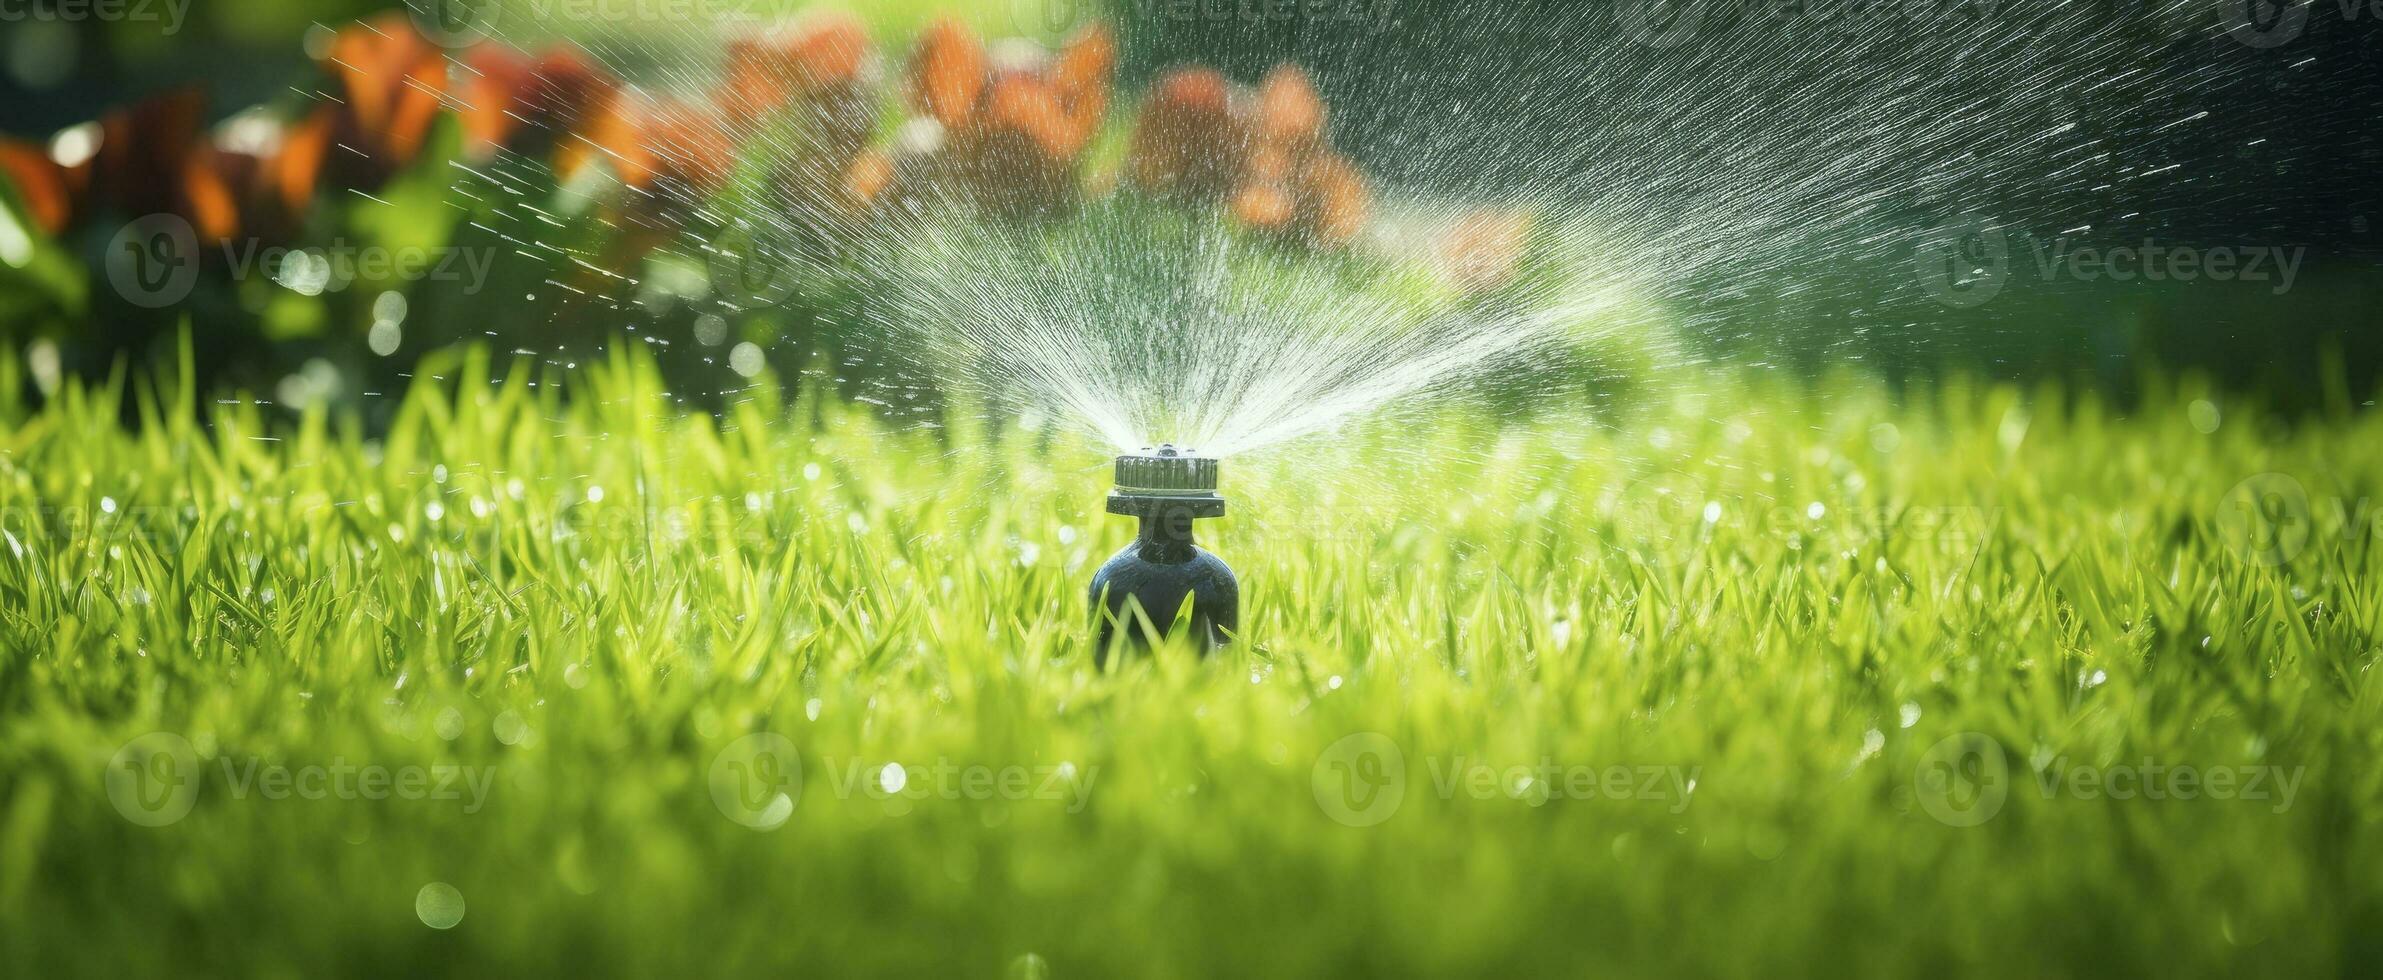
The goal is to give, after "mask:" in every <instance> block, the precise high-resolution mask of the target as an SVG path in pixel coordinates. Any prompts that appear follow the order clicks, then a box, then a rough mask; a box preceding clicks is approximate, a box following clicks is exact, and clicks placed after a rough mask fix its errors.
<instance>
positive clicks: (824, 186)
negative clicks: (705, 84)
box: [715, 11, 877, 211]
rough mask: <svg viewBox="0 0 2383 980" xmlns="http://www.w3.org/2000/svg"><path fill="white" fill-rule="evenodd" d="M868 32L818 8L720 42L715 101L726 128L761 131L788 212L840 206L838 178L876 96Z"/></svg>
mask: <svg viewBox="0 0 2383 980" xmlns="http://www.w3.org/2000/svg"><path fill="white" fill-rule="evenodd" d="M870 57H871V53H870V47H869V36H868V33H867V31H866V30H865V29H864V28H863V27H862V26H861V23H860V20H859V19H858V18H857V17H855V16H853V15H852V14H850V13H845V12H841V11H837V12H820V13H814V14H812V15H809V16H806V17H803V18H800V19H797V20H795V21H794V22H792V23H790V24H788V25H785V26H782V27H779V28H777V29H774V30H772V31H770V32H768V33H765V34H763V35H760V36H758V37H750V38H740V39H738V40H736V41H733V42H730V44H729V45H728V59H727V66H726V72H725V74H724V76H723V78H722V81H721V84H720V87H719V89H718V91H717V94H716V95H715V98H716V99H717V101H718V102H719V103H720V105H721V107H722V109H723V110H724V111H725V113H726V115H727V122H728V125H729V127H730V128H731V129H732V130H733V131H735V132H737V133H740V134H751V133H756V132H759V133H767V134H770V136H771V138H772V139H773V140H775V141H778V142H782V143H783V144H784V145H777V146H770V147H766V148H765V149H766V153H765V156H766V157H767V158H768V159H769V160H770V161H771V164H772V170H771V176H772V178H773V184H774V189H775V191H776V193H777V194H778V196H779V199H780V203H781V204H782V205H784V206H785V207H787V208H789V209H791V210H796V211H808V210H813V209H816V208H820V207H825V206H837V205H840V203H841V202H840V201H839V197H840V196H841V195H842V194H843V193H844V184H845V182H846V175H847V173H848V172H849V171H850V169H851V168H852V166H853V164H854V161H855V159H856V158H858V157H859V156H860V155H861V154H862V153H863V152H864V151H866V150H867V149H868V145H869V137H870V135H871V134H872V133H873V132H874V131H875V129H876V126H877V99H876V96H875V93H874V92H873V91H872V89H871V87H870V85H869V83H868V75H869V66H870V64H871V62H870Z"/></svg>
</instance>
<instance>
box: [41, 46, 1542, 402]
mask: <svg viewBox="0 0 2383 980" xmlns="http://www.w3.org/2000/svg"><path fill="white" fill-rule="evenodd" d="M440 40H452V39H446V38H442V39H440ZM307 47H308V51H309V54H310V55H311V56H312V58H313V60H314V63H315V65H316V68H317V72H318V74H317V76H316V77H314V78H312V79H307V80H300V81H299V82H298V83H297V84H294V85H293V86H292V87H291V88H292V91H293V92H294V93H296V94H297V96H299V97H295V98H291V99H288V100H284V101H283V102H282V103H279V104H266V105H258V106H250V107H245V108H242V109H239V110H237V111H235V112H233V113H232V114H230V115H229V116H228V117H225V118H223V119H221V120H220V121H218V122H215V123H213V124H210V122H209V120H210V115H209V111H210V107H209V96H208V92H207V90H206V89H205V88H203V87H189V88H182V89H177V90H174V91H170V92H167V93H165V94H162V95H157V96H155V97H152V98H148V99H146V100H143V101H140V102H138V103H135V104H132V105H128V106H124V107H122V108H119V109H116V110H113V111H110V112H108V113H107V114H105V115H104V116H103V117H102V118H100V119H97V120H94V121H92V122H89V123H86V124H82V125H77V126H73V127H69V128H67V129H65V130H63V131H61V132H59V133H57V134H56V135H55V136H53V137H52V138H50V139H48V140H46V141H36V140H26V139H17V138H5V139H0V174H5V177H6V183H7V185H8V191H9V204H10V212H9V213H8V214H7V215H5V217H4V218H0V226H4V227H0V330H4V331H5V337H6V339H7V340H8V346H9V348H10V350H11V352H12V356H14V355H15V352H23V353H24V356H25V358H26V361H27V363H28V364H29V367H30V370H31V373H32V374H33V376H34V379H35V380H36V381H37V382H39V383H40V384H39V387H40V388H42V389H44V390H47V389H52V388H54V387H55V384H56V380H57V379H58V378H59V377H61V376H64V375H70V374H86V375H88V374H98V373H103V372H106V371H108V370H111V369H113V368H114V367H115V366H116V365H118V364H120V363H122V362H124V361H126V360H131V361H133V362H135V363H142V362H146V361H148V360H150V359H152V358H155V357H157V356H158V355H159V354H160V353H161V352H162V351H165V350H167V349H170V348H171V347H172V346H173V339H174V337H175V336H177V335H178V334H179V333H181V332H182V331H184V330H188V331H189V332H190V333H191V334H192V335H193V336H194V337H195V338H196V340H197V344H196V347H197V349H198V352H199V355H198V360H199V363H198V365H197V367H198V370H199V371H200V373H201V374H202V376H203V377H202V381H203V382H205V383H208V384H211V385H226V384H228V385H239V386H244V387H248V388H250V389H252V390H258V391H261V392H273V393H275V394H278V395H279V396H281V397H282V398H283V399H284V400H285V401H288V402H293V403H310V402H318V401H326V402H338V401H352V400H355V399H357V398H359V397H360V396H365V395H370V394H373V393H376V392H378V391H381V390H385V389H388V388H391V387H394V386H397V385H401V384H402V383H403V380H404V379H405V377H407V376H408V375H407V371H408V369H409V367H410V365H411V364H412V362H413V361H414V359H415V358H416V357H417V356H418V355H419V354H421V353H423V352H425V351H428V350H431V349H435V348H436V347H439V346H444V345H447V344H451V343H454V342H458V341H470V342H481V343H487V344H490V345H491V346H496V347H498V348H500V349H505V348H511V349H513V350H515V352H516V353H517V354H520V355H522V356H536V357H539V358H542V359H544V360H547V361H549V362H551V363H554V364H557V365H568V364H570V363H573V362H574V359H575V357H586V356H590V355H592V354H594V353H596V352H598V351H599V350H600V349H601V348H602V347H603V345H605V344H606V343H607V342H608V341H610V340H611V339H612V338H616V337H619V336H623V335H625V334H635V333H639V332H641V331H642V334H643V336H641V337H639V338H638V339H640V340H644V341H645V342H647V343H668V342H670V339H671V338H685V339H682V340H680V341H679V342H682V343H689V344H690V345H691V346H695V347H697V348H699V349H703V350H705V351H706V353H705V354H704V356H702V357H691V358H685V359H683V360H684V362H685V363H677V361H678V360H680V359H672V361H671V362H670V363H671V366H672V370H673V373H674V375H675V376H674V377H673V379H672V380H673V383H674V385H681V386H684V387H686V388H688V389H690V390H691V391H696V392H700V391H701V390H702V389H703V388H705V387H706V386H708V387H710V388H712V389H715V390H717V389H725V388H730V387H734V386H735V384H736V383H737V382H738V381H739V379H738V377H736V376H737V375H742V376H746V377H750V376H752V375H755V374H757V373H759V371H760V370H761V369H763V368H764V367H765V366H768V365H774V366H775V367H776V368H777V369H778V370H781V371H792V370H799V369H801V368H803V367H804V366H805V365H807V364H811V363H817V362H820V361H822V360H840V361H843V362H847V363H848V362H850V361H852V360H853V355H852V349H853V348H855V347H856V346H858V345H861V344H864V343H865V342H866V338H865V337H862V336H860V335H859V334H860V331H861V330H862V329H863V325H865V324H866V323H867V321H868V320H869V312H868V304H869V297H868V295H867V290H866V288H865V286H863V285H860V283H861V282H863V281H864V280H862V279H858V278H855V277H843V276H835V275H824V276H822V275H809V274H805V273H809V272H811V271H813V270H819V269H828V270H833V269H835V268H837V267H838V265H839V264H850V263H853V262H856V261H865V260H866V256H867V255H868V254H869V253H870V249H871V248H872V243H873V242H879V241H882V240H884V239H885V238H886V236H888V235H889V234H892V233H894V232H895V231H897V230H898V229H900V228H901V227H903V226H904V225H905V224H906V223H911V222H918V221H923V220H954V219H957V220H966V221H979V222H988V223H996V224H1007V225H1012V226H1017V227H1020V228H1025V229H1032V228H1033V227H1036V226H1038V225H1043V224H1049V223H1052V222H1062V221H1067V220H1070V218H1071V217H1072V216H1074V215H1076V214H1078V213H1079V212H1080V211H1081V210H1082V209H1084V208H1085V207H1086V206H1087V205H1088V204H1090V203H1093V202H1100V203H1101V205H1102V206H1104V207H1106V206H1114V205H1115V202H1118V201H1126V202H1130V205H1131V206H1134V207H1144V206H1146V207H1148V208H1151V209H1154V210H1161V211H1169V212H1173V213H1175V214H1178V215H1183V216H1186V218H1187V219H1188V220H1193V221H1205V222H1212V223H1222V224H1224V225H1226V226H1229V227H1231V228H1233V229H1238V231H1236V232H1234V233H1235V234H1237V235H1240V236H1243V237H1246V238H1248V239H1250V240H1251V241H1252V242H1253V243H1256V244H1258V245H1259V246H1261V247H1273V248H1279V249H1281V250H1283V252H1284V253H1285V254H1287V255H1291V256H1294V257H1296V256H1317V257H1322V256H1325V255H1329V254H1333V253H1349V252H1351V250H1352V247H1353V246H1357V245H1359V244H1360V243H1361V238H1362V237H1363V235H1364V232H1365V231H1366V229H1367V227H1368V223H1369V218H1370V216H1371V215H1372V213H1373V211H1374V202H1373V190H1372V188H1371V187H1370V186H1369V181H1368V179H1367V178H1366V176H1365V175H1364V174H1363V172H1362V171H1361V170H1360V169H1359V168H1358V166H1357V165H1356V164H1354V163H1353V162H1352V161H1350V160H1349V159H1348V158H1347V157H1345V156H1344V155H1342V154H1341V153H1340V152H1339V151H1338V150H1337V149H1336V148H1335V147H1334V145H1333V141H1332V138H1331V133H1330V126H1329V118H1330V110H1329V108H1328V107H1327V106H1326V104H1325V102H1324V100H1323V99H1322V98H1321V97H1320V96H1319V95H1318V93H1317V90H1316V87H1315V85H1314V84H1313V83H1312V81H1311V79H1310V78H1309V77H1308V75H1307V74H1306V73H1305V72H1304V71H1303V70H1301V69H1300V68H1299V67H1297V66H1295V65H1290V64H1283V65H1280V66H1277V67H1275V68H1274V69H1273V70H1271V71H1270V72H1268V73H1266V74H1265V75H1264V77H1263V78H1262V79H1261V80H1260V81H1258V82H1257V83H1256V84H1255V85H1242V84H1237V83H1235V82H1234V81H1232V80H1230V79H1228V78H1227V77H1226V76H1225V75H1223V74H1222V73H1220V72H1218V71H1216V70H1214V69H1211V68H1207V67H1203V66H1199V65H1185V66H1179V67H1176V68H1173V69H1169V70H1166V71H1164V72H1162V73H1160V75H1159V76H1158V77H1157V78H1156V79H1155V80H1154V81H1153V82H1152V83H1151V85H1150V86H1149V87H1148V90H1147V92H1146V93H1144V94H1143V96H1142V97H1141V98H1140V99H1139V100H1138V101H1137V102H1135V103H1134V104H1132V105H1121V103H1122V102H1123V100H1121V99H1120V98H1119V96H1118V93H1117V92H1116V91H1115V90H1114V89H1115V85H1116V78H1115V75H1116V60H1117V47H1116V43H1115V41H1114V39H1113V37H1112V34H1111V32H1110V31H1109V30H1108V28H1106V27H1105V26H1101V25H1097V24H1096V25H1094V26H1091V27H1088V28H1085V29H1083V30H1080V31H1078V32H1077V33H1076V34H1075V35H1074V36H1072V37H1070V38H1068V39H1067V40H1066V41H1065V42H1064V43H1061V44H1058V45H1056V46H1052V47H1046V46H1044V45H1042V44H1038V43H1036V42H1034V41H1032V40H1026V39H1017V38H1008V39H997V40H988V39H987V38H985V37H983V36H980V35H979V34H978V33H977V32H976V31H975V30H973V29H972V28H970V27H968V26H966V25H965V24H963V23H962V22H961V21H959V20H957V19H940V20H935V21H933V22H931V23H929V24H928V25H927V26H926V27H925V28H924V29H923V30H921V31H919V32H918V35H917V37H916V38H915V39H913V40H912V41H910V43H909V44H908V45H907V49H906V50H903V49H900V48H890V47H888V46H885V45H882V44H881V43H880V42H879V41H878V40H877V39H873V38H872V37H871V36H870V34H869V31H868V30H867V27H866V25H864V24H863V23H862V21H861V20H860V19H858V18H857V17H855V16H853V15H851V14H847V13H840V12H828V11H814V12H810V13H806V14H803V15H800V16H797V17H793V18H790V19H787V20H785V21H782V22H779V23H775V24H772V25H768V26H765V27H758V28H747V29H745V30H743V31H742V32H741V33H738V34H736V35H734V36H730V37H726V38H724V39H723V40H722V43H720V44H719V45H717V46H716V50H717V64H715V65H710V66H704V67H705V68H706V70H707V71H709V72H710V74H709V76H708V78H709V81H708V88H706V89H703V90H701V91H699V92H695V93H687V92H679V91H669V92H664V91H656V90H655V89H653V88H649V87H646V86H642V85H638V84H633V83H632V82H631V81H630V80H628V79H626V78H624V77H623V76H622V75H621V74H619V73H616V72H615V71H613V70H612V69H610V68H608V67H607V66H606V65H605V64H604V63H603V62H602V61H601V60H599V59H598V58H596V57H594V56H592V55H591V54H590V53H589V52H588V51H587V50H585V49H583V48H582V47H580V46H578V45H575V44H572V43H570V42H567V41H555V42H551V43H546V44H543V45H541V46H538V47H536V48H535V49H534V50H523V49H520V48H517V47H514V46H510V45H508V44H505V43H502V42H499V41H495V40H485V39H482V40H477V41H474V42H472V43H462V44H446V45H442V44H441V43H438V42H437V41H434V39H433V38H431V37H428V36H425V33H424V32H423V30H421V29H420V28H419V27H418V25H417V23H416V22H415V20H414V19H412V18H409V17H408V16H406V15H405V14H404V13H402V12H398V13H390V14H383V15H380V16H375V17H371V18H368V19H365V20H360V21H356V22H353V23H349V24H346V25H344V26H338V27H336V28H318V31H317V33H316V35H315V36H312V37H310V38H309V40H308V42H307ZM1518 220H1519V219H1517V218H1516V217H1515V216H1512V215H1507V216H1502V217H1499V218H1496V219H1495V220H1494V222H1492V225H1494V227H1495V228H1497V229H1498V231H1496V232H1495V233H1489V234H1485V233H1484V232H1483V228H1484V224H1483V222H1482V221H1470V222H1460V223H1458V224H1457V225H1456V226H1455V227H1453V228H1450V229H1448V230H1447V231H1446V233H1445V235H1444V238H1445V244H1447V245H1448V246H1449V247H1451V248H1453V249H1455V250H1457V252H1458V254H1457V255H1456V257H1454V258H1452V259H1451V260H1450V261H1448V262H1447V263H1446V267H1447V268H1448V269H1449V270H1450V272H1451V275H1450V276H1449V279H1450V281H1451V283H1452V285H1454V286H1455V287H1457V288H1458V289H1459V290H1478V289H1482V288H1485V287H1491V286H1495V285H1496V284H1497V283H1498V282H1499V281H1501V280H1502V279H1503V278H1504V277H1505V276H1506V275H1508V274H1510V273H1511V272H1512V270H1513V269H1514V267H1515V265H1516V258H1517V256H1518V255H1519V254H1520V252H1521V250H1522V248H1523V245H1524V242H1525V241H1526V240H1527V237H1528V235H1527V232H1528V224H1527V221H1523V222H1522V223H1518ZM1359 251H1364V250H1363V249H1359ZM690 284H691V285H690ZM691 296H694V297H701V298H702V299H703V300H704V301H703V302H689V301H688V299H689V297H691ZM714 347H717V348H720V350H718V351H717V352H711V351H710V350H709V349H710V348H714ZM715 353H716V354H717V355H719V356H713V355H714V354H715ZM765 361H766V365H765V363H764V362H765ZM731 372H732V373H731Z"/></svg>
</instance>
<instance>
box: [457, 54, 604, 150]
mask: <svg viewBox="0 0 2383 980" xmlns="http://www.w3.org/2000/svg"><path fill="white" fill-rule="evenodd" d="M464 63H465V65H466V67H467V68H469V69H470V75H471V78H470V80H469V81H467V82H465V83H464V86H463V88H464V93H463V97H464V103H463V105H462V106H461V108H460V109H459V112H460V114H461V115H462V117H463V134H464V149H465V152H466V153H468V154H470V155H471V156H473V157H475V158H479V159H486V158H488V157H490V156H493V155H495V153H496V151H497V150H498V149H499V148H505V149H511V150H514V151H516V152H529V153H535V152H537V148H538V147H552V148H554V151H555V154H556V159H555V161H554V166H555V171H556V172H558V173H570V172H572V171H574V170H576V169H578V168H579V166H581V165H582V164H584V163H586V156H587V148H586V145H585V144H584V143H581V142H579V141H576V140H572V139H569V136H570V135H571V134H577V133H582V132H584V131H585V129H586V128H587V127H588V126H589V125H590V124H592V123H593V122H594V121H595V119H596V118H597V117H598V116H599V115H601V114H602V113H604V112H605V111H607V110H608V109H609V108H610V106H611V104H612V100H613V99H615V98H617V97H618V96H619V93H620V84H621V83H620V80H619V79H617V78H615V77H613V75H612V73H611V72H609V71H606V70H605V69H604V67H603V66H602V65H599V64H596V63H595V62H594V61H593V60H592V59H590V58H589V57H588V56H587V55H586V54H585V53H583V52H581V51H580V50H579V49H578V48H575V47H572V46H570V45H567V44H557V45H554V46H552V47H549V48H547V49H546V50H544V51H542V52H540V53H539V54H537V55H535V56H532V55H529V54H526V53H523V52H521V51H518V50H515V49H513V48H510V47H506V46H504V45H501V44H482V45H478V46H476V47H474V48H472V50H471V51H470V52H468V53H467V54H466V55H465V56H464Z"/></svg>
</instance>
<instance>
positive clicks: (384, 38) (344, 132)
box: [315, 12, 447, 190]
mask: <svg viewBox="0 0 2383 980" xmlns="http://www.w3.org/2000/svg"><path fill="white" fill-rule="evenodd" d="M321 65H322V68H323V71H324V72H325V73H326V74H328V75H329V76H330V81H331V82H332V84H333V85H334V87H335V88H336V89H337V91H336V92H334V93H332V94H333V95H334V97H335V98H337V99H338V101H337V102H325V103H324V104H323V105H321V106H319V107H318V108H317V109H316V110H315V111H316V113H317V114H318V115H321V116H323V117H324V118H325V119H326V120H327V123H328V125H329V126H330V130H331V132H330V139H331V141H332V142H333V143H334V144H337V146H339V147H340V148H341V150H340V152H336V153H332V154H330V155H329V157H328V159H327V160H326V161H325V162H326V164H327V166H326V167H325V170H324V176H325V177H327V178H328V179H330V180H331V181H332V183H333V184H334V186H337V187H341V188H359V189H364V190H371V189H373V188H376V187H379V186H380V185H382V184H383V183H386V182H387V181H388V179H389V178H390V177H391V176H392V175H394V174H395V173H396V172H397V171H398V170H400V169H402V168H404V167H405V166H406V165H407V164H410V163H412V162H414V159H415V158H416V157H418V156H420V155H421V153H422V148H423V146H424V145H425V144H426V143H427V142H428V141H429V138H430V127H431V124H432V123H433V122H435V121H436V120H437V118H438V114H439V110H440V108H441V106H442V104H443V102H444V100H445V99H446V94H447V59H446V56H445V55H444V54H443V53H442V52H441V51H440V50H439V49H438V47H437V46H436V45H433V44H431V43H430V42H429V41H428V40H425V39H424V38H423V37H422V35H421V34H419V33H417V32H416V31H415V30H414V28H413V25H412V23H411V22H410V21H409V20H408V19H407V17H406V15H405V14H404V13H403V12H390V13H386V14H382V15H380V16H377V17H374V18H372V19H370V20H364V21H358V22H356V23H354V24H351V25H349V26H347V27H346V28H343V29H341V30H340V32H339V33H338V34H337V35H335V36H334V37H333V38H332V40H331V47H330V50H329V51H327V52H325V53H324V55H323V58H322V61H321Z"/></svg>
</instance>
